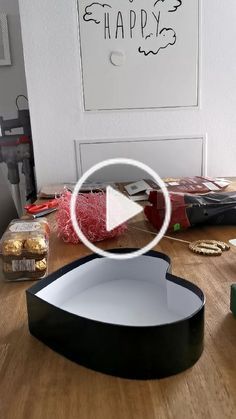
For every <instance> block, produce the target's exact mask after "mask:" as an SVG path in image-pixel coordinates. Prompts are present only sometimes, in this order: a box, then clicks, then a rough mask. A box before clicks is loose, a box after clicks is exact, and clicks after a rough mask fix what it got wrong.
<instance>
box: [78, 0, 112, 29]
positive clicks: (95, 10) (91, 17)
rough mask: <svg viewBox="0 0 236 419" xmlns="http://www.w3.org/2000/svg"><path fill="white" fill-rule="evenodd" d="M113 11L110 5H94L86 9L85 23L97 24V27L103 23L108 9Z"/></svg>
mask: <svg viewBox="0 0 236 419" xmlns="http://www.w3.org/2000/svg"><path fill="white" fill-rule="evenodd" d="M107 8H108V9H109V8H110V9H111V8H112V7H111V6H110V5H109V4H101V3H92V4H90V5H89V6H87V7H85V14H84V16H83V19H84V21H85V22H89V21H92V22H95V23H96V24H97V25H99V23H101V22H102V20H103V18H104V13H105V11H106V9H107Z"/></svg>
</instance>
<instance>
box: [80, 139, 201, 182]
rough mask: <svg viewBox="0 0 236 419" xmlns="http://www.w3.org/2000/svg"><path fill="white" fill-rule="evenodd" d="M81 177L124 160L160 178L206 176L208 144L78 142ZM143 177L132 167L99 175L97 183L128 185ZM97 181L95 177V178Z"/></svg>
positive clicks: (194, 141)
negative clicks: (101, 164)
mask: <svg viewBox="0 0 236 419" xmlns="http://www.w3.org/2000/svg"><path fill="white" fill-rule="evenodd" d="M75 143H76V151H77V153H76V154H77V157H76V158H77V168H78V175H79V176H80V175H82V174H83V173H84V172H86V170H88V169H89V168H90V167H92V166H93V165H95V164H96V163H99V162H101V161H103V160H106V159H111V158H118V157H125V158H130V159H135V160H139V161H141V162H142V163H145V164H147V165H148V166H150V167H151V168H152V169H153V170H155V171H156V172H157V173H158V174H159V175H160V176H161V177H178V176H201V175H204V174H206V169H205V166H206V164H205V157H206V140H205V138H204V137H195V138H192V137H191V138H161V139H148V140H142V139H127V140H124V139H121V140H118V139H117V140H111V141H109V140H106V141H105V140H94V141H88V142H79V141H76V142H75ZM134 176H136V177H142V174H141V172H140V171H139V170H138V169H137V171H136V172H135V171H134V170H132V171H131V170H129V167H125V166H124V167H123V168H122V170H121V168H120V167H119V168H118V167H117V168H114V167H112V168H110V167H108V168H106V169H103V170H102V171H101V173H97V174H96V180H99V181H100V180H103V181H112V180H114V181H126V180H128V181H129V180H134ZM93 178H94V179H95V177H94V176H93Z"/></svg>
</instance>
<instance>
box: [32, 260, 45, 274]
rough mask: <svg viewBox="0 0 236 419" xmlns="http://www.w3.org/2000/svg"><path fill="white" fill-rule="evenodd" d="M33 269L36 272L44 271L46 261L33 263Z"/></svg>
mask: <svg viewBox="0 0 236 419" xmlns="http://www.w3.org/2000/svg"><path fill="white" fill-rule="evenodd" d="M35 269H36V271H45V269H47V261H46V259H42V260H38V261H37V262H35Z"/></svg>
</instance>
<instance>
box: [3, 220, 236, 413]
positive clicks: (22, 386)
mask: <svg viewBox="0 0 236 419" xmlns="http://www.w3.org/2000/svg"><path fill="white" fill-rule="evenodd" d="M50 217H51V220H53V216H52V215H51V216H50ZM138 224H139V222H137V225H138ZM140 226H141V224H140ZM142 227H144V224H142ZM150 237H152V236H150V235H149V234H148V233H143V232H140V231H137V230H132V229H131V230H130V231H129V232H128V233H127V234H126V235H125V236H124V237H123V238H119V239H117V240H111V241H109V242H104V243H103V244H102V247H103V248H113V247H120V246H121V247H126V246H131V247H133V246H137V247H139V246H141V245H142V244H144V243H145V242H146V241H148V240H150ZM177 237H179V238H183V239H184V240H190V241H191V240H197V239H203V238H211V239H220V240H225V241H228V240H229V239H230V238H236V228H235V227H217V228H216V227H208V228H202V229H189V230H188V231H186V232H184V233H179V234H178V235H177ZM157 249H158V250H160V251H162V252H164V253H167V254H168V255H169V256H170V257H171V260H172V272H173V274H175V275H179V276H181V277H183V278H186V279H189V280H191V281H192V282H194V283H195V284H197V285H199V286H200V287H201V288H202V289H203V291H204V292H205V295H206V323H205V350H204V353H203V355H202V357H201V359H200V360H199V361H198V362H197V364H195V366H194V367H193V368H191V369H189V370H187V371H185V372H183V373H181V374H179V375H176V376H173V377H170V378H166V379H162V380H153V381H132V380H125V379H120V378H116V377H111V376H107V375H103V374H100V373H97V372H94V371H91V370H88V369H86V368H83V367H81V366H79V365H77V364H75V363H73V362H71V361H69V360H67V359H65V358H64V357H62V356H61V355H59V354H57V353H55V352H53V351H52V350H51V349H49V348H48V347H47V346H45V345H44V344H42V343H41V342H40V341H38V340H37V339H35V338H34V337H32V336H31V335H30V334H29V332H28V327H27V313H26V304H25V289H26V288H28V287H29V286H30V285H31V284H32V282H27V283H26V282H24V283H22V282H21V283H6V282H4V281H3V280H2V279H1V281H0V303H1V305H0V418H1V419H14V418H17V419H36V418H37V419H41V418H42V419H54V418H55V419H64V418H66V419H67V418H68V419H74V418H76V419H141V418H143V419H154V418H155V419H161V418H165V419H166V418H170V419H174V418H176V419H185V418H186V419H191V418H198V419H199V418H202V419H210V418H212V419H226V418H232V419H233V418H234V419H235V418H236V319H235V318H234V317H233V316H232V314H231V313H230V310H229V301H230V285H231V283H233V282H236V248H232V249H231V250H230V251H229V252H225V253H224V254H223V255H222V256H220V257H213V258H212V257H204V256H197V255H195V254H193V253H191V252H190V251H189V250H188V246H187V245H186V244H184V243H179V242H174V241H170V240H168V239H162V241H161V243H160V245H159V246H158V247H157ZM88 253H90V252H89V251H88V250H87V249H86V248H85V247H84V246H83V245H78V246H72V245H65V244H63V243H62V242H61V241H59V240H58V239H57V238H56V235H55V233H53V234H52V240H51V254H50V271H53V270H55V269H58V268H59V267H60V266H62V265H64V264H65V263H67V262H69V261H71V260H73V259H76V258H79V257H81V256H83V255H85V254H88ZM94 350H96V348H94Z"/></svg>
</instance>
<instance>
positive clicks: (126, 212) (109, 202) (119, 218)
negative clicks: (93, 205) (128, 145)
mask: <svg viewBox="0 0 236 419" xmlns="http://www.w3.org/2000/svg"><path fill="white" fill-rule="evenodd" d="M119 167H120V168H119ZM118 168H119V170H117V169H118ZM106 169H109V173H110V174H111V176H112V175H113V174H114V175H115V173H121V174H122V175H123V174H124V172H125V173H127V169H128V172H130V176H131V173H132V170H134V169H135V170H136V171H137V169H139V174H140V170H141V171H142V175H141V178H140V179H143V178H144V179H145V178H152V179H153V180H154V181H155V182H156V183H157V184H158V185H159V187H160V188H161V190H162V192H163V195H164V198H165V208H166V211H165V219H164V222H163V225H162V227H161V229H160V231H158V232H157V234H156V235H155V237H154V238H153V239H151V240H150V241H149V242H148V243H147V244H145V245H144V246H143V247H141V248H137V249H133V245H132V246H130V249H132V251H131V252H130V251H128V252H127V253H124V252H121V253H114V252H112V251H108V250H104V249H103V248H101V247H99V245H96V244H94V243H92V242H90V241H89V240H88V239H87V237H86V236H85V235H84V233H83V231H82V230H81V228H80V226H79V223H78V221H77V216H76V202H77V196H78V194H79V193H80V189H81V188H82V186H83V184H84V183H86V182H88V179H89V181H91V180H93V179H95V183H96V182H97V181H98V180H100V179H101V177H100V178H98V177H99V176H101V174H102V173H101V170H104V172H103V174H104V176H105V177H106V176H107V173H108V172H107V171H106ZM133 173H134V172H133ZM91 176H92V179H91ZM97 176H98V177H97ZM132 176H133V175H132ZM135 176H137V172H136V175H135ZM139 177H140V176H139ZM135 179H136V177H134V178H133V179H132V180H135ZM109 180H111V184H112V185H114V182H113V179H109ZM104 181H105V179H104ZM121 181H122V180H121ZM106 185H107V187H106V198H105V202H106V208H105V213H104V214H102V219H104V224H105V225H104V227H105V228H106V230H107V231H109V232H110V231H111V230H113V229H115V228H116V227H118V226H119V225H121V224H123V223H125V222H126V221H128V220H130V219H131V218H133V217H135V216H136V215H137V214H140V213H141V212H142V211H143V207H142V206H141V205H138V204H137V203H136V202H134V201H132V200H131V199H129V198H127V197H126V196H125V195H124V194H122V193H121V192H119V191H117V190H116V189H114V188H113V187H112V186H111V185H109V186H108V183H107V184H106ZM170 214H171V204H170V198H169V194H168V191H167V189H166V186H165V184H164V182H163V181H162V180H161V178H160V177H159V176H158V174H157V173H156V172H155V171H154V170H153V169H151V168H150V167H149V166H147V165H146V164H144V163H142V162H139V161H137V160H132V159H126V158H116V159H109V160H104V161H102V162H100V163H97V164H95V165H94V166H92V167H91V168H90V169H88V170H87V172H85V173H84V174H83V175H82V177H81V178H80V179H79V181H78V182H77V184H76V185H75V188H74V191H73V193H72V196H71V201H70V216H71V221H72V225H73V228H74V230H75V232H76V233H77V235H78V237H79V239H80V241H81V242H82V243H83V244H84V245H85V246H87V247H88V248H89V249H90V250H91V251H92V252H95V253H98V254H99V255H101V256H102V257H108V258H111V259H118V260H124V259H131V258H133V257H138V256H141V255H142V254H144V253H146V252H148V251H149V250H151V249H152V248H153V247H155V246H156V245H157V244H158V243H159V241H160V240H161V238H162V237H163V235H164V234H165V232H166V230H167V227H168V225H169V221H170ZM140 218H142V215H141V216H140ZM135 221H136V220H134V224H135ZM138 222H139V220H138ZM131 231H132V230H131ZM129 233H130V231H129V229H128V231H126V232H125V235H126V239H128V240H129ZM131 234H132V233H131ZM108 242H109V241H108ZM121 247H122V246H121Z"/></svg>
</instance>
